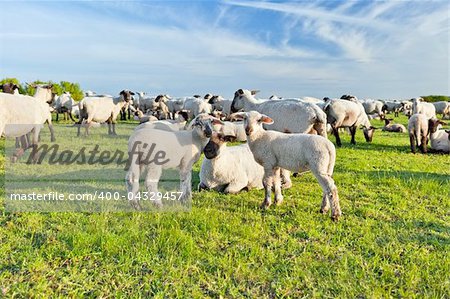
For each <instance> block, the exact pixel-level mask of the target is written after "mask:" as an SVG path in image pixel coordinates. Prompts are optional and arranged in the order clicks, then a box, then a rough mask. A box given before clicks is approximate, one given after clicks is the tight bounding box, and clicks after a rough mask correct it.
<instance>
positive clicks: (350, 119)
mask: <svg viewBox="0 0 450 299" xmlns="http://www.w3.org/2000/svg"><path fill="white" fill-rule="evenodd" d="M343 97H345V98H346V99H345V100H344V99H339V100H336V99H327V101H326V103H325V106H324V111H325V113H326V115H327V121H328V123H329V124H330V125H331V128H332V131H333V134H334V136H335V137H336V145H337V146H339V147H340V146H342V142H341V138H340V137H339V130H338V129H339V128H341V127H348V128H349V129H350V135H351V144H356V142H355V134H356V129H357V128H358V127H359V126H363V132H364V137H365V139H366V142H372V138H373V133H374V130H375V128H374V127H373V126H372V125H371V124H370V121H369V119H368V117H367V115H366V113H365V111H364V107H363V106H362V104H361V103H360V102H359V101H357V100H356V99H355V98H354V97H353V96H343Z"/></svg>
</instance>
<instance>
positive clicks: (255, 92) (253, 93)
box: [250, 90, 259, 96]
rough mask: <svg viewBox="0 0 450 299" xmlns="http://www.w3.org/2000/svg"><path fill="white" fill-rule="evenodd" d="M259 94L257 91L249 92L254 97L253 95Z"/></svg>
mask: <svg viewBox="0 0 450 299" xmlns="http://www.w3.org/2000/svg"><path fill="white" fill-rule="evenodd" d="M258 92H259V90H252V91H250V93H251V94H252V95H253V96H254V95H255V94H257V93H258Z"/></svg>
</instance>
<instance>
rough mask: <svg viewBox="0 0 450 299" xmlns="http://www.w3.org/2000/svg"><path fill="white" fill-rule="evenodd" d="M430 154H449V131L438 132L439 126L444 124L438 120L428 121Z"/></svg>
mask: <svg viewBox="0 0 450 299" xmlns="http://www.w3.org/2000/svg"><path fill="white" fill-rule="evenodd" d="M428 125H429V133H430V147H431V149H430V152H433V153H447V154H448V153H450V130H439V128H440V127H441V125H443V126H445V125H446V123H445V122H443V121H441V120H438V119H430V121H429V123H428Z"/></svg>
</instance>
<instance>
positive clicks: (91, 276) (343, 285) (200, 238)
mask: <svg viewBox="0 0 450 299" xmlns="http://www.w3.org/2000/svg"><path fill="white" fill-rule="evenodd" d="M400 121H401V122H402V123H404V124H405V123H406V122H407V119H406V118H404V117H401V118H400ZM374 124H375V125H376V126H381V122H379V121H378V122H377V121H374ZM123 130H128V129H127V126H124V129H123ZM97 131H99V132H100V131H101V133H102V134H103V133H104V132H106V130H105V129H97ZM70 132H73V135H75V130H72V129H71V131H70ZM99 134H100V133H99ZM57 137H58V138H60V140H64V141H60V142H66V144H69V143H70V142H73V143H77V142H79V140H82V142H89V139H88V138H87V139H85V138H82V139H77V138H75V137H74V136H72V135H67V136H57ZM105 138H110V137H105ZM331 139H332V140H333V141H334V138H331ZM342 139H343V147H342V148H339V149H338V150H337V163H336V168H335V175H334V178H335V181H336V185H337V187H338V189H339V195H340V199H341V208H342V211H343V213H344V215H343V217H342V218H341V219H340V221H339V222H338V223H335V222H332V221H331V219H330V217H329V215H327V216H325V215H321V214H320V213H319V208H320V202H321V189H320V187H319V185H318V183H317V181H316V180H315V178H314V177H313V176H312V175H311V174H310V173H307V174H304V175H302V176H300V177H298V178H294V179H293V187H292V188H291V189H289V190H285V191H284V194H285V201H284V202H283V205H281V206H279V207H271V208H270V209H269V210H268V211H265V212H262V211H261V210H260V209H259V205H260V203H261V202H262V196H263V192H262V191H250V192H244V193H241V194H239V195H223V194H218V193H215V192H202V193H197V192H195V193H194V197H193V202H192V209H191V211H190V212H179V213H174V212H171V213H139V212H114V213H80V212H78V213H77V212H65V213H63V212H60V213H38V212H27V213H10V212H8V211H6V210H5V207H4V202H5V198H4V197H5V192H4V188H3V187H2V188H1V191H0V192H1V194H0V196H1V198H2V199H0V201H2V202H3V204H1V207H0V298H1V297H6V298H10V297H15V298H23V297H43V298H46V297H49V296H55V297H66V296H69V297H101V298H109V297H122V298H139V297H150V296H151V297H153V296H154V297H159V298H162V297H180V298H196V297H213V298H217V297H224V298H235V297H253V298H273V297H288V298H289V297H290V298H315V297H321V298H384V297H393V298H415V297H418V298H449V296H450V270H449V269H450V253H449V252H450V156H449V155H422V154H416V155H414V154H411V153H410V152H409V141H408V137H407V135H406V134H398V133H387V132H381V131H377V132H376V135H375V137H374V141H373V143H371V144H368V143H365V142H364V141H363V137H362V132H361V131H359V132H358V133H357V145H356V146H352V145H350V144H349V140H350V137H349V136H347V135H344V136H343V137H342ZM111 140H112V142H113V143H114V144H123V145H125V144H126V141H127V135H126V134H121V135H119V137H115V138H111ZM2 146H3V145H2ZM4 163H5V159H4V157H2V158H1V175H2V177H4V174H5V172H4ZM199 164H200V163H197V165H196V168H195V173H194V178H195V179H194V182H193V183H194V185H195V186H196V185H197V183H198V170H199ZM93 184H94V185H93V188H95V187H96V186H97V185H95V183H93ZM97 184H99V183H97ZM121 184H122V185H120V184H119V185H118V187H117V186H116V187H117V188H124V185H123V181H122V183H121Z"/></svg>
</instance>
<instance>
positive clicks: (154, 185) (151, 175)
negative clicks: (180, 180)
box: [145, 165, 163, 207]
mask: <svg viewBox="0 0 450 299" xmlns="http://www.w3.org/2000/svg"><path fill="white" fill-rule="evenodd" d="M161 174H162V167H161V166H156V165H155V166H152V167H149V168H148V171H147V175H146V177H145V188H146V189H147V192H148V196H149V198H150V199H151V200H153V202H154V203H155V205H156V206H157V207H162V205H163V204H162V201H161V195H160V194H159V193H158V182H159V180H160V178H161Z"/></svg>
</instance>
